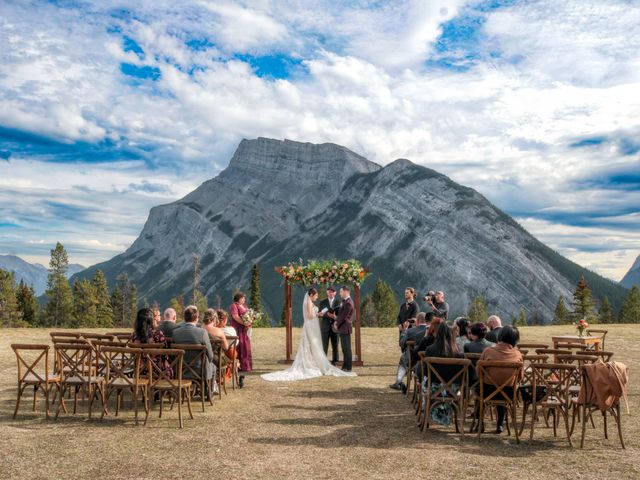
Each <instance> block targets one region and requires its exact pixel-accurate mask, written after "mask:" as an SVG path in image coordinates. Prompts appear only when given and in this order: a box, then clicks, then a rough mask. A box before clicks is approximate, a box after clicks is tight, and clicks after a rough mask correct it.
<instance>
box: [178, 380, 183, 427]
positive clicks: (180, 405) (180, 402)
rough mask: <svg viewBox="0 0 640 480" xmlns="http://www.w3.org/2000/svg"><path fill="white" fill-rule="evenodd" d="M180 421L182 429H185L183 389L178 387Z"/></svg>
mask: <svg viewBox="0 0 640 480" xmlns="http://www.w3.org/2000/svg"><path fill="white" fill-rule="evenodd" d="M178 421H179V423H180V428H184V425H183V423H182V388H180V387H178Z"/></svg>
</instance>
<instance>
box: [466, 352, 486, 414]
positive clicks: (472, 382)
mask: <svg viewBox="0 0 640 480" xmlns="http://www.w3.org/2000/svg"><path fill="white" fill-rule="evenodd" d="M481 356H482V354H481V353H465V354H464V358H466V359H467V360H470V361H471V365H470V366H469V373H468V377H467V378H468V385H469V388H467V389H466V394H467V407H469V406H472V405H471V402H472V400H474V399H476V396H477V395H476V392H477V387H478V373H477V372H476V363H478V360H480V357H481ZM476 400H477V399H476ZM474 409H475V408H474Z"/></svg>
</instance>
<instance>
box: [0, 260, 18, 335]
mask: <svg viewBox="0 0 640 480" xmlns="http://www.w3.org/2000/svg"><path fill="white" fill-rule="evenodd" d="M0 326H2V327H17V326H22V322H21V315H20V310H19V309H18V300H17V299H16V286H15V280H14V274H13V272H8V271H6V270H1V269H0Z"/></svg>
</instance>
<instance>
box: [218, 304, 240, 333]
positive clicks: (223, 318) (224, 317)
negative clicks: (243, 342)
mask: <svg viewBox="0 0 640 480" xmlns="http://www.w3.org/2000/svg"><path fill="white" fill-rule="evenodd" d="M216 313H217V314H218V327H219V328H221V329H222V331H223V332H224V334H225V335H226V336H227V337H237V336H238V332H237V331H236V329H235V328H233V327H232V326H231V325H227V322H228V321H229V314H228V313H227V312H226V311H225V310H222V309H218V310H216Z"/></svg>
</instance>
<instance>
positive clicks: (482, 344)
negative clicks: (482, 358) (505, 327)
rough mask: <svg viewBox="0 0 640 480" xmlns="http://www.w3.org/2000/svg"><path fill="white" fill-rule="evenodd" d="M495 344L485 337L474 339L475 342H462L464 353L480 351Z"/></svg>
mask: <svg viewBox="0 0 640 480" xmlns="http://www.w3.org/2000/svg"><path fill="white" fill-rule="evenodd" d="M493 346H495V343H493V342H488V341H487V339H486V338H482V339H480V340H476V341H475V342H469V343H465V344H464V353H482V352H484V351H485V350H486V349H487V348H489V347H493Z"/></svg>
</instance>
